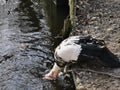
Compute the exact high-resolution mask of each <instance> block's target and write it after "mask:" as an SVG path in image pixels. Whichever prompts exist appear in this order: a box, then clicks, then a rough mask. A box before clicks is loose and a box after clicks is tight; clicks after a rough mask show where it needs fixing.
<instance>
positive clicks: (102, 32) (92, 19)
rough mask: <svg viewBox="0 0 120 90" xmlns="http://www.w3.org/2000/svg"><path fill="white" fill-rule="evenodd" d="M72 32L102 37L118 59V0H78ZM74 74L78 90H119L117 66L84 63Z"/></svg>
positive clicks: (119, 55) (119, 29)
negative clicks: (77, 79)
mask: <svg viewBox="0 0 120 90" xmlns="http://www.w3.org/2000/svg"><path fill="white" fill-rule="evenodd" d="M72 35H81V36H86V35H91V36H93V37H95V38H101V39H104V40H105V42H106V44H107V47H108V48H109V49H110V50H111V52H113V53H114V54H115V55H116V56H117V57H118V58H120V0H77V3H76V24H75V27H74V31H73V32H72ZM75 73H76V76H77V78H79V79H80V81H79V85H78V86H79V88H81V90H83V89H87V90H120V68H116V69H113V68H107V67H99V66H98V67H94V66H93V65H91V66H90V65H86V66H84V67H82V69H79V70H76V71H75Z"/></svg>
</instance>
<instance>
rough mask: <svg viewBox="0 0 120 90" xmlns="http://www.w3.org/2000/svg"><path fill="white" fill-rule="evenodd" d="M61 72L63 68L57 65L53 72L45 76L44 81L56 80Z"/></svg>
mask: <svg viewBox="0 0 120 90" xmlns="http://www.w3.org/2000/svg"><path fill="white" fill-rule="evenodd" d="M60 70H61V68H60V67H59V66H57V64H56V63H55V64H54V66H53V68H52V69H51V71H50V72H49V73H48V74H46V75H45V76H44V79H48V80H53V79H55V78H56V77H57V76H58V74H59V72H60Z"/></svg>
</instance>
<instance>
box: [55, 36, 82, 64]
mask: <svg viewBox="0 0 120 90" xmlns="http://www.w3.org/2000/svg"><path fill="white" fill-rule="evenodd" d="M78 40H79V36H72V37H70V38H68V39H65V40H64V41H62V43H61V44H60V45H59V46H58V47H57V48H56V50H55V53H56V54H57V55H58V56H59V57H61V58H62V59H63V61H65V62H69V61H71V60H77V59H78V56H79V54H80V52H81V51H82V48H81V45H78V44H76V43H75V42H76V41H78Z"/></svg>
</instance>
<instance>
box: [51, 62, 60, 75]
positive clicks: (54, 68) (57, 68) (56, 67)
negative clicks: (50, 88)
mask: <svg viewBox="0 0 120 90" xmlns="http://www.w3.org/2000/svg"><path fill="white" fill-rule="evenodd" d="M60 71H61V68H60V67H59V66H58V65H57V64H56V63H54V66H53V68H52V69H51V72H54V74H56V75H55V76H57V75H58V73H59V72H60Z"/></svg>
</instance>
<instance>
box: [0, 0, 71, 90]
mask: <svg viewBox="0 0 120 90" xmlns="http://www.w3.org/2000/svg"><path fill="white" fill-rule="evenodd" d="M59 9H60V8H59V7H58V8H57V9H56V5H55V3H53V2H52V1H51V0H0V90H70V89H72V90H73V86H72V85H71V84H70V82H69V81H64V80H62V79H58V80H56V81H48V80H43V79H42V77H43V75H44V74H45V72H46V71H47V70H49V69H50V68H51V67H52V65H53V62H54V58H53V53H54V48H55V47H56V45H57V44H58V43H59V42H60V40H61V39H60V38H59V37H58V36H59V34H60V30H61V28H62V27H63V20H64V19H65V17H66V16H67V14H68V8H66V7H63V8H62V10H59ZM56 37H58V38H56ZM63 82H64V83H63Z"/></svg>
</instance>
